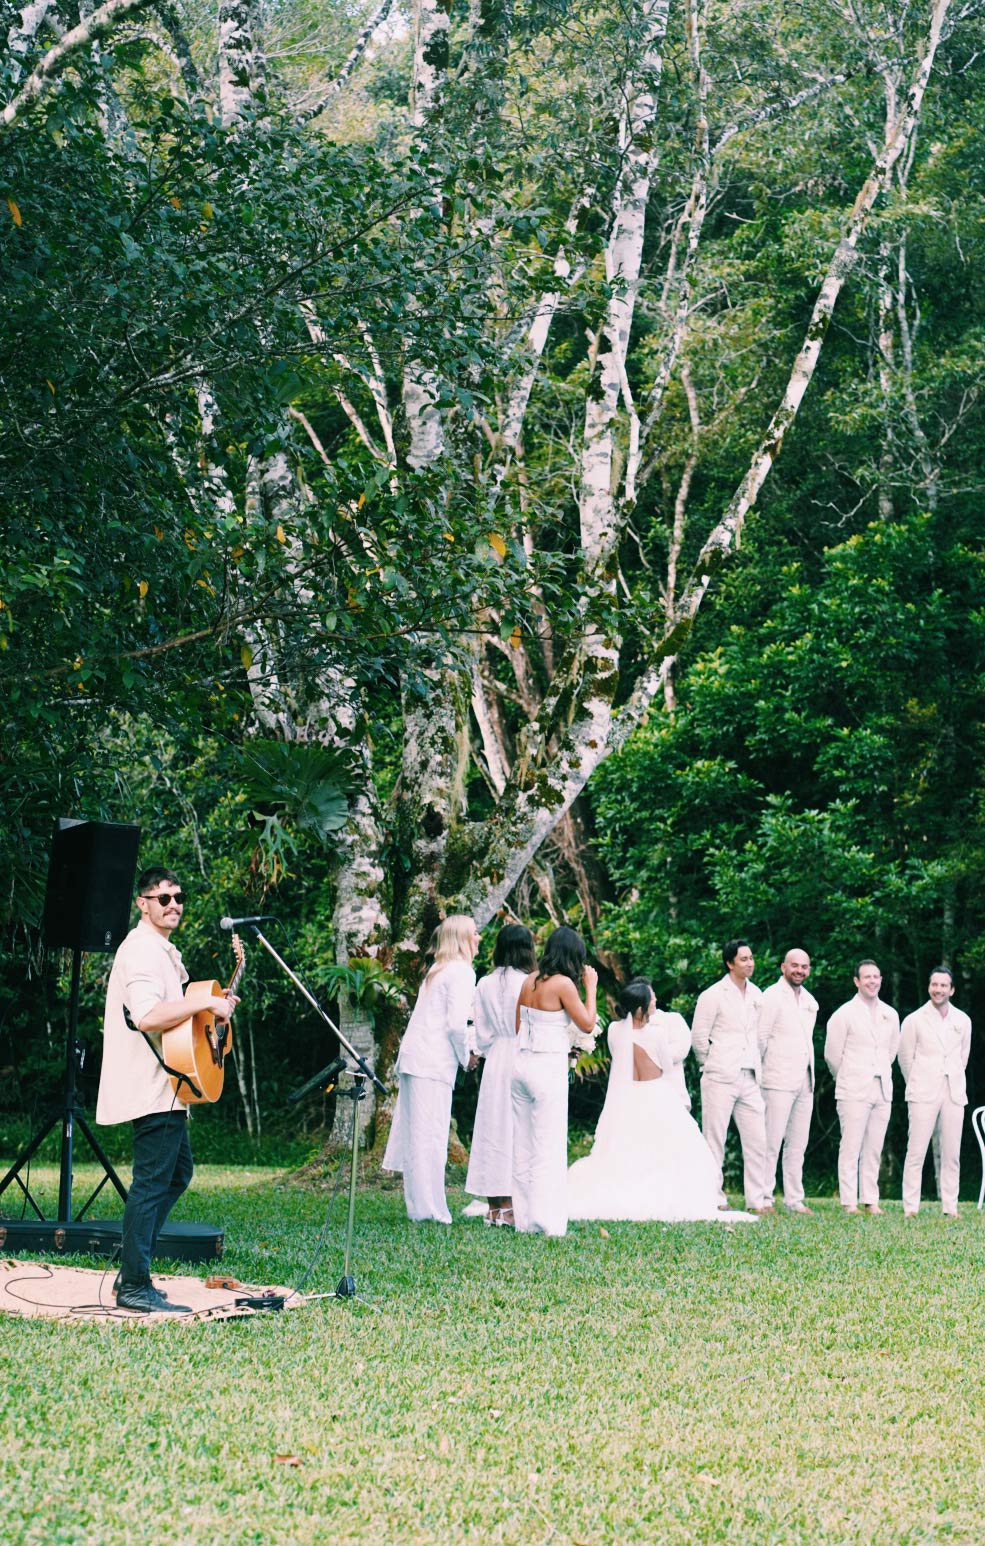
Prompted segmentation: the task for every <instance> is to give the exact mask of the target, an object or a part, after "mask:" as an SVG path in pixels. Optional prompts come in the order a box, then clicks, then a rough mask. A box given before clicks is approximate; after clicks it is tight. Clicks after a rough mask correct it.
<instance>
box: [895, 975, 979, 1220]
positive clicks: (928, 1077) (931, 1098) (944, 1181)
mask: <svg viewBox="0 0 985 1546" xmlns="http://www.w3.org/2000/svg"><path fill="white" fill-rule="evenodd" d="M928 994H929V997H928V999H927V1002H926V1004H924V1005H923V1006H922V1008H920V1009H918V1010H916V1011H915V1013H913V1014H912V1015H907V1017H906V1019H905V1020H904V1021H903V1033H902V1035H901V1037H900V1046H899V1061H900V1068H901V1069H902V1070H903V1073H904V1075H905V1076H906V1106H907V1112H908V1114H909V1118H910V1136H909V1141H908V1143H907V1146H906V1159H905V1161H904V1163H903V1212H904V1213H905V1215H906V1217H907V1218H914V1217H915V1216H916V1214H917V1212H918V1210H919V1207H920V1183H921V1181H922V1179H923V1162H924V1159H925V1158H926V1155H927V1147H928V1145H929V1143H930V1140H931V1136H932V1134H933V1132H934V1128H935V1126H936V1125H937V1123H938V1121H939V1122H940V1144H941V1163H940V1198H941V1208H942V1210H943V1212H944V1215H945V1217H946V1218H956V1217H957V1213H958V1180H959V1165H960V1157H961V1128H962V1126H963V1125H964V1110H965V1107H966V1106H967V1104H968V1094H967V1090H966V1088H965V1069H966V1068H967V1066H968V1054H969V1053H970V1051H971V1021H970V1020H969V1018H968V1016H967V1015H966V1014H965V1013H964V1011H963V1010H961V1009H956V1008H955V1006H954V1005H953V1004H952V1003H951V999H952V998H953V996H954V978H953V977H952V976H951V968H950V967H949V966H935V967H934V970H933V971H932V972H931V974H930V983H929V986H928Z"/></svg>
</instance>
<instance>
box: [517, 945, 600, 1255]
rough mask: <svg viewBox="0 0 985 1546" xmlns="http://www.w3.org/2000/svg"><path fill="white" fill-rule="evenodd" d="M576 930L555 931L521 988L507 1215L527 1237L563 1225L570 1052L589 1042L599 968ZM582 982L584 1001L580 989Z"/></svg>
mask: <svg viewBox="0 0 985 1546" xmlns="http://www.w3.org/2000/svg"><path fill="white" fill-rule="evenodd" d="M586 954H587V952H586V950H585V944H584V941H583V940H582V939H581V937H580V936H579V935H578V934H576V933H575V931H574V929H568V928H561V929H555V930H554V933H553V934H552V935H551V936H550V938H549V939H548V941H547V945H546V947H545V949H544V954H543V956H542V957H541V963H540V970H539V971H538V972H536V973H532V974H531V975H530V976H529V977H528V978H527V980H526V982H525V983H524V984H523V987H522V989H521V991H520V1001H519V1003H518V1004H517V1010H516V1028H517V1031H518V1033H519V1040H518V1043H517V1050H516V1057H515V1060H514V1064H513V1087H512V1088H513V1214H514V1218H515V1220H516V1227H517V1229H519V1230H522V1231H523V1232H524V1233H526V1234H536V1235H563V1234H565V1233H566V1231H567V1228H568V1055H569V1053H570V1051H571V1050H572V1048H573V1047H585V1046H591V1045H593V1044H594V1043H593V1033H594V1030H595V1022H596V1014H595V1001H596V985H597V983H598V973H597V972H596V971H595V969H594V967H591V966H587V965H586V964H585V957H586ZM579 984H584V988H585V1001H584V1003H583V1002H582V1000H581V997H580V995H579V992H578V987H579Z"/></svg>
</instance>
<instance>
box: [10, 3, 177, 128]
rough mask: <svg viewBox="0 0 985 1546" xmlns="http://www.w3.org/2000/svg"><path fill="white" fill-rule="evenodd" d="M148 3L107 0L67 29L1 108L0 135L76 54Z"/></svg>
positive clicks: (66, 66) (28, 108)
mask: <svg viewBox="0 0 985 1546" xmlns="http://www.w3.org/2000/svg"><path fill="white" fill-rule="evenodd" d="M150 4H151V0H106V4H105V5H101V6H100V7H99V9H98V10H96V11H93V13H92V15H91V16H87V17H85V18H84V20H83V21H80V22H79V25H78V26H77V27H73V28H72V30H71V31H70V32H66V34H65V36H64V37H63V38H62V39H61V41H60V42H58V43H56V44H55V45H54V47H53V48H49V50H48V52H47V53H46V54H45V56H44V58H43V59H42V61H41V63H40V64H39V65H38V67H37V69H36V70H33V71H32V72H31V74H30V75H29V76H28V78H27V80H26V81H25V82H24V84H23V86H22V87H21V89H20V91H18V93H17V95H16V96H14V97H11V99H10V101H9V102H8V103H7V105H6V106H5V107H4V108H3V109H2V110H0V135H3V134H5V133H7V132H8V131H9V130H10V129H12V128H13V127H14V125H15V124H16V123H18V122H19V121H20V120H21V119H22V118H23V117H24V115H25V114H26V113H27V112H28V111H29V110H30V109H31V108H32V107H34V106H35V104H36V103H37V102H39V101H40V100H41V98H42V97H43V96H45V95H46V93H47V92H49V91H50V90H51V88H52V86H54V84H55V83H56V81H57V80H58V79H59V77H60V76H61V75H62V74H63V73H64V71H65V70H66V69H67V68H68V66H69V64H70V63H71V62H72V60H73V59H74V57H75V55H76V54H78V53H81V52H82V51H83V50H85V49H88V48H90V47H91V46H92V44H93V43H95V42H97V41H98V39H99V38H103V37H105V36H106V34H107V33H108V32H112V31H113V30H114V28H115V27H118V26H119V24H120V22H121V21H125V20H126V18H127V17H128V16H133V15H134V13H135V12H137V11H141V10H143V9H144V8H145V7H146V6H148V5H150Z"/></svg>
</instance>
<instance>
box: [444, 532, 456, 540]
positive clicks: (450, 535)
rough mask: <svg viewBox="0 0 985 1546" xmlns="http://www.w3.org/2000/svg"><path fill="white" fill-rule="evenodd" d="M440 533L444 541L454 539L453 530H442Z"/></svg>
mask: <svg viewBox="0 0 985 1546" xmlns="http://www.w3.org/2000/svg"><path fill="white" fill-rule="evenodd" d="M441 535H442V536H443V537H444V539H445V541H446V542H454V540H455V534H454V532H450V531H443V532H442V533H441Z"/></svg>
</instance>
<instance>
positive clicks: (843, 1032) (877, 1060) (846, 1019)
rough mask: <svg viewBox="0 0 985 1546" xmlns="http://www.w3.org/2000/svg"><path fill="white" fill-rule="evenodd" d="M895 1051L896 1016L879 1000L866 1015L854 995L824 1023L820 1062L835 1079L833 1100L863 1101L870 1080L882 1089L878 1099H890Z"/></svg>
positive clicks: (896, 1048) (860, 1001) (867, 1093)
mask: <svg viewBox="0 0 985 1546" xmlns="http://www.w3.org/2000/svg"><path fill="white" fill-rule="evenodd" d="M898 1051H899V1015H898V1014H897V1013H896V1011H895V1009H893V1008H892V1007H891V1006H890V1005H889V1004H884V1003H883V1002H882V999H877V1000H876V1013H875V1015H874V1016H873V1015H872V1014H870V1013H869V1010H868V1007H867V1006H866V1004H865V1002H864V1000H863V999H862V998H861V996H860V995H859V994H858V993H856V995H855V997H854V998H852V999H849V1001H848V1003H847V1004H842V1006H841V1008H840V1009H836V1010H835V1012H834V1014H833V1015H832V1016H831V1019H830V1020H829V1021H828V1033H827V1036H826V1038H825V1042H824V1061H825V1062H826V1063H827V1065H828V1067H829V1068H830V1070H831V1072H832V1074H833V1075H834V1079H835V1099H836V1100H867V1099H868V1096H869V1092H870V1090H871V1089H872V1081H873V1079H878V1080H879V1082H880V1084H881V1085H882V1098H883V1100H885V1101H891V1100H892V1098H893V1061H894V1059H895V1057H896V1054H897V1053H898Z"/></svg>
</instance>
